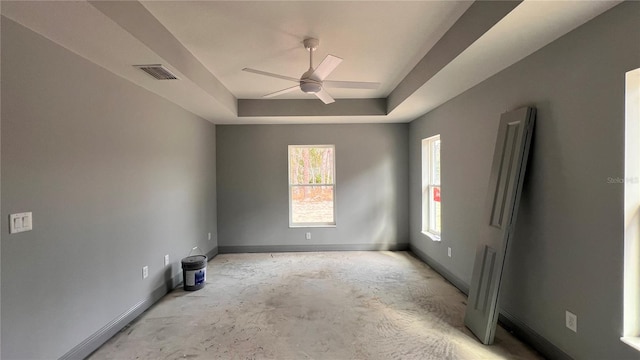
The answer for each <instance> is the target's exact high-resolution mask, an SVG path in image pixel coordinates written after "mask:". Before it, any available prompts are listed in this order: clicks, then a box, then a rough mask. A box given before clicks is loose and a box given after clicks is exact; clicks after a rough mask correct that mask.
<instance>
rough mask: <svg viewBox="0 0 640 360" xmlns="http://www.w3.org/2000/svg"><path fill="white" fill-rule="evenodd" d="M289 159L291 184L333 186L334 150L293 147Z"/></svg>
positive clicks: (329, 148)
mask: <svg viewBox="0 0 640 360" xmlns="http://www.w3.org/2000/svg"><path fill="white" fill-rule="evenodd" d="M289 151H290V157H289V171H290V174H289V183H290V184H292V185H297V184H333V183H334V175H333V168H334V166H333V148H332V147H308V146H292V147H291V148H290V150H289Z"/></svg>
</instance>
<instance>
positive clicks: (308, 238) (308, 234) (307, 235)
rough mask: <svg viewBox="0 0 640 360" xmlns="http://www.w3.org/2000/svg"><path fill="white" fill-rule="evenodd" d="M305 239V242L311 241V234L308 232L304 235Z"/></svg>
mask: <svg viewBox="0 0 640 360" xmlns="http://www.w3.org/2000/svg"><path fill="white" fill-rule="evenodd" d="M305 238H306V239H307V240H311V233H310V232H308V233H306V235H305Z"/></svg>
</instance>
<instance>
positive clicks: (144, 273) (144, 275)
mask: <svg viewBox="0 0 640 360" xmlns="http://www.w3.org/2000/svg"><path fill="white" fill-rule="evenodd" d="M147 277H149V267H148V266H144V267H143V268H142V278H143V279H146V278H147Z"/></svg>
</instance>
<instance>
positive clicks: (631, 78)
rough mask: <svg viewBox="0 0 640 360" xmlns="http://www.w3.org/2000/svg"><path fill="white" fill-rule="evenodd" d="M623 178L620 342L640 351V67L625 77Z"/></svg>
mask: <svg viewBox="0 0 640 360" xmlns="http://www.w3.org/2000/svg"><path fill="white" fill-rule="evenodd" d="M625 93H626V99H625V149H624V158H625V159H624V178H611V177H610V178H608V179H607V181H608V182H609V183H612V184H620V183H623V184H624V283H623V284H624V285H623V286H624V289H623V295H624V303H623V312H624V314H623V320H624V321H623V333H622V341H624V342H625V343H627V344H629V345H630V346H632V347H634V348H635V349H637V350H639V351H640V143H639V142H638V138H640V68H638V69H635V70H633V71H629V72H628V73H627V74H626V89H625Z"/></svg>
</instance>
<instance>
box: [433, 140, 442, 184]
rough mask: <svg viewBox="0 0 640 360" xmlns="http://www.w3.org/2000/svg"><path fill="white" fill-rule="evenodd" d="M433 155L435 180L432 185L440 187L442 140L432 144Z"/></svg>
mask: <svg viewBox="0 0 640 360" xmlns="http://www.w3.org/2000/svg"><path fill="white" fill-rule="evenodd" d="M431 153H432V154H433V159H432V161H433V162H432V164H433V167H432V173H433V178H432V180H431V181H432V184H434V185H440V140H439V139H438V140H435V141H433V142H432V149H431Z"/></svg>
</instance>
